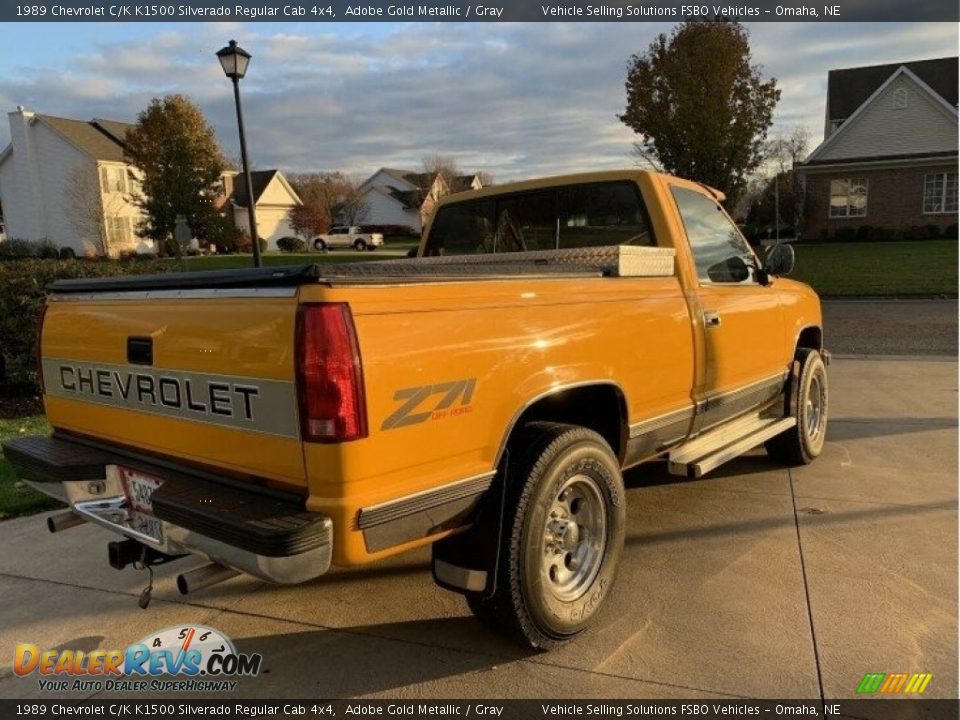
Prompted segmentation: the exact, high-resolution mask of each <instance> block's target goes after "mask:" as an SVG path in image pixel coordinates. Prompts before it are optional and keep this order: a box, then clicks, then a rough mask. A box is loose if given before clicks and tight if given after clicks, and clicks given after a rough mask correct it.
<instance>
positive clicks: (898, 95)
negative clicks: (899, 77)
mask: <svg viewBox="0 0 960 720" xmlns="http://www.w3.org/2000/svg"><path fill="white" fill-rule="evenodd" d="M906 107H907V90H906V88H897V89H896V90H894V91H893V109H894V110H905V109H906Z"/></svg>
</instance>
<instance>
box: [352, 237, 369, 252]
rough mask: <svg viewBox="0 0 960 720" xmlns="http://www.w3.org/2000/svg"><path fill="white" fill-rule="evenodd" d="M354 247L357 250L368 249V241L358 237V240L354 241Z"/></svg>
mask: <svg viewBox="0 0 960 720" xmlns="http://www.w3.org/2000/svg"><path fill="white" fill-rule="evenodd" d="M353 249H354V250H356V251H357V252H363V251H364V250H366V249H367V243H366V241H365V240H363V239H361V238H357V241H356V242H355V243H353Z"/></svg>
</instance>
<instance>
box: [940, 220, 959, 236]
mask: <svg viewBox="0 0 960 720" xmlns="http://www.w3.org/2000/svg"><path fill="white" fill-rule="evenodd" d="M958 232H960V227H958V226H957V223H953V224H952V225H947V226H946V227H945V228H944V229H943V233H942V237H945V238H952V239H954V240H956V239H957V234H958Z"/></svg>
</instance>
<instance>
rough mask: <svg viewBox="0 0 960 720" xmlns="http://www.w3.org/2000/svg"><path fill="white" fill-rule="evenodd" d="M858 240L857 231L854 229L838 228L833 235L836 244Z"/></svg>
mask: <svg viewBox="0 0 960 720" xmlns="http://www.w3.org/2000/svg"><path fill="white" fill-rule="evenodd" d="M856 239H857V229H856V228H852V227H841V228H837V229H836V231H834V233H833V240H834V242H854V241H855V240H856Z"/></svg>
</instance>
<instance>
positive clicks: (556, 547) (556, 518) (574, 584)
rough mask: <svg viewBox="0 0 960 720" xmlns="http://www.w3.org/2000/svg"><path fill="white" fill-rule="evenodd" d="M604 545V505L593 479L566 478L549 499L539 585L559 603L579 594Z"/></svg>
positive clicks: (597, 567) (587, 583)
mask: <svg viewBox="0 0 960 720" xmlns="http://www.w3.org/2000/svg"><path fill="white" fill-rule="evenodd" d="M606 544H607V508H606V504H605V503H604V501H603V493H602V491H601V490H600V487H599V486H598V485H597V482H596V481H595V480H594V479H593V478H591V477H589V476H587V475H574V476H573V477H571V478H569V479H567V481H566V482H565V483H563V485H562V486H561V487H560V490H559V491H558V492H557V493H556V495H555V496H554V498H553V502H552V503H551V504H550V509H549V510H548V512H547V519H546V523H545V524H544V543H543V557H542V563H541V573H542V575H543V587H544V588H546V589H547V592H549V594H550V595H552V596H553V597H555V598H556V599H557V600H560V601H562V602H571V601H573V600H576V599H577V598H579V597H581V596H582V595H583V594H584V593H585V592H586V591H587V589H588V588H589V587H590V586H591V585H592V584H593V581H594V580H595V579H596V577H597V573H599V572H600V565H601V564H602V561H603V552H604V549H605V548H606Z"/></svg>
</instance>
